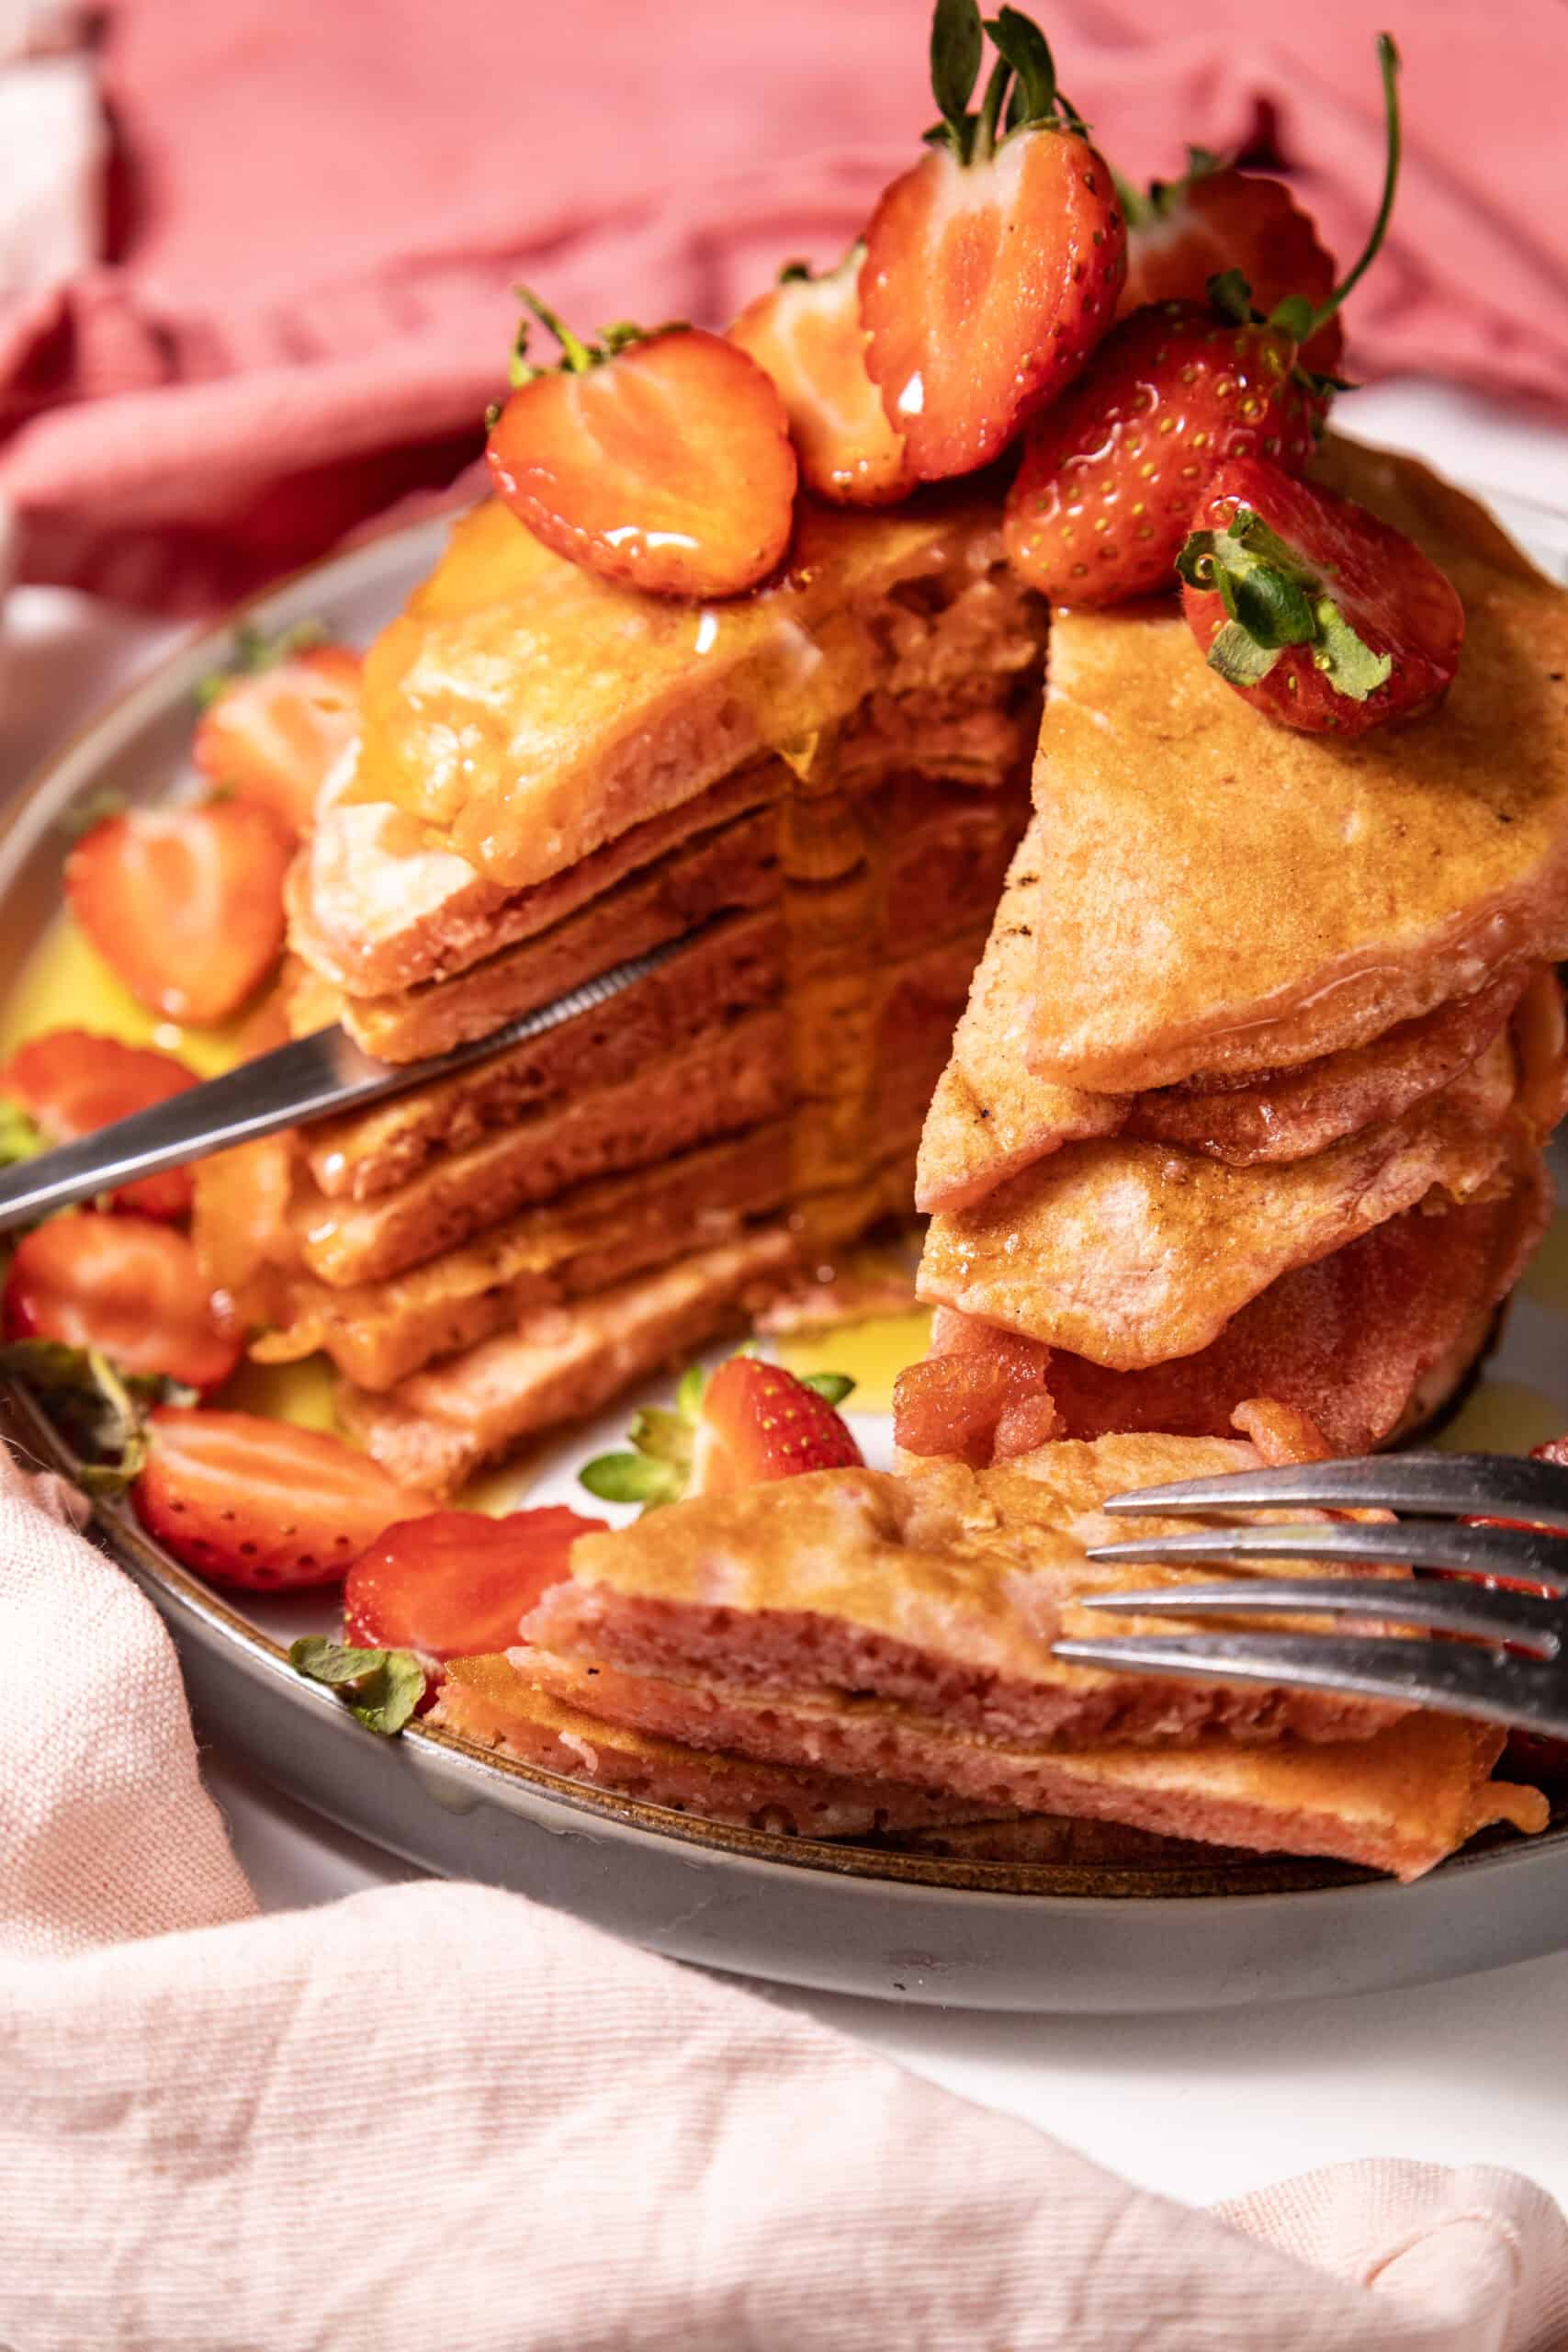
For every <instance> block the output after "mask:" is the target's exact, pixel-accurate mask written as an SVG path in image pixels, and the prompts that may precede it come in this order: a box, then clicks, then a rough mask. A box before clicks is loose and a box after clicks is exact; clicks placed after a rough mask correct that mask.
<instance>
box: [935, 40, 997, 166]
mask: <svg viewBox="0 0 1568 2352" xmlns="http://www.w3.org/2000/svg"><path fill="white" fill-rule="evenodd" d="M984 48H985V33H984V30H983V28H982V26H981V22H980V10H979V7H978V6H977V0H936V9H935V12H934V14H933V15H932V17H931V95H932V96H933V97H934V98H935V100H936V103H937V110H938V112H939V113H940V114H941V116H942V121H943V123H944V124H945V125H946V127H947V130H948V132H949V133H950V134H951V135H952V138H953V147H954V152H955V153H957V154H958V156H959V158H960V160H961V161H963V160H965V159H966V158H967V155H968V150H969V133H970V130H971V128H972V126H971V123H970V119H969V101H970V99H971V98H972V97H973V96H974V95H975V85H976V82H977V81H978V80H979V78H980V56H981V52H982V51H983V50H984Z"/></svg>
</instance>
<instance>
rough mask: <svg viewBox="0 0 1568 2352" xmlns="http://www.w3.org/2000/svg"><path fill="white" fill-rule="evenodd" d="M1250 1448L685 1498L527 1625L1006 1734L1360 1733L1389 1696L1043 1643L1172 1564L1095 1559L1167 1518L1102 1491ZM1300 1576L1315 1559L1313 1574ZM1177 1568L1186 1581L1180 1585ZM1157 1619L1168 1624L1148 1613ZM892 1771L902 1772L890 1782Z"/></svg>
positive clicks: (732, 1676)
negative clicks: (1081, 1657)
mask: <svg viewBox="0 0 1568 2352" xmlns="http://www.w3.org/2000/svg"><path fill="white" fill-rule="evenodd" d="M1257 1460H1258V1455H1257V1453H1255V1451H1254V1450H1253V1449H1252V1448H1251V1447H1250V1446H1246V1445H1241V1444H1236V1443H1226V1442H1208V1443H1204V1442H1201V1441H1194V1440H1181V1439H1175V1438H1166V1437H1143V1438H1137V1437H1132V1438H1106V1439H1103V1440H1101V1441H1100V1443H1099V1444H1097V1445H1081V1444H1057V1445H1045V1446H1042V1447H1041V1448H1040V1449H1039V1450H1038V1451H1037V1452H1036V1453H1032V1454H1029V1455H1026V1456H1023V1457H1022V1458H1021V1459H1020V1460H1019V1461H1017V1462H1014V1463H1010V1464H1007V1465H1005V1466H1004V1467H1001V1468H997V1469H992V1470H987V1471H981V1472H975V1471H971V1470H969V1469H967V1468H966V1467H965V1466H964V1464H962V1463H958V1462H955V1461H951V1460H948V1461H937V1462H928V1463H917V1464H910V1465H909V1466H908V1470H907V1473H906V1475H905V1476H901V1477H894V1476H888V1475H887V1474H886V1473H885V1472H881V1471H875V1470H866V1469H861V1470H838V1471H819V1472H817V1473H814V1474H811V1475H808V1476H802V1477H795V1478H791V1479H785V1480H779V1481H776V1482H774V1483H773V1484H772V1485H765V1486H761V1487H750V1488H747V1489H742V1490H741V1491H739V1492H738V1493H731V1494H720V1495H705V1496H699V1497H696V1498H693V1499H691V1500H689V1501H686V1502H684V1503H681V1504H677V1505H674V1506H672V1507H671V1508H670V1509H667V1510H660V1511H656V1512H653V1513H650V1514H649V1516H648V1517H646V1518H644V1519H643V1520H641V1521H639V1522H638V1523H637V1526H636V1527H634V1528H630V1529H625V1530H622V1531H621V1532H619V1533H616V1534H610V1535H602V1536H586V1537H583V1538H582V1539H581V1540H580V1542H579V1543H578V1544H576V1545H575V1546H574V1547H573V1552H572V1577H571V1580H570V1583H566V1584H561V1585H558V1586H556V1587H555V1588H553V1589H552V1590H551V1591H549V1592H547V1594H546V1595H545V1596H544V1598H543V1599H542V1600H541V1601H540V1603H539V1606H538V1608H537V1609H536V1611H535V1612H534V1614H533V1616H532V1617H531V1618H530V1619H529V1620H528V1621H527V1622H526V1623H525V1627H524V1634H525V1638H526V1639H527V1640H529V1641H531V1642H534V1643H536V1644H537V1645H538V1646H539V1647H540V1648H541V1649H544V1650H548V1651H551V1652H553V1653H557V1654H559V1655H561V1656H564V1657H570V1658H574V1659H577V1660H579V1661H582V1662H585V1663H589V1664H596V1665H601V1666H616V1667H624V1668H628V1669H629V1670H631V1671H634V1672H649V1673H655V1674H674V1675H677V1676H686V1677H697V1678H702V1679H709V1678H711V1679H714V1680H716V1681H722V1682H725V1683H733V1684H739V1685H742V1686H745V1687H747V1688H754V1689H756V1690H758V1691H773V1690H779V1689H783V1690H788V1691H796V1692H798V1691H803V1690H806V1691H809V1690H814V1689H815V1690H818V1691H832V1692H836V1693H842V1692H844V1691H857V1692H864V1693H867V1694H869V1695H871V1696H872V1697H874V1698H876V1699H878V1700H882V1701H887V1702H893V1703H896V1704H897V1705H898V1706H901V1707H905V1708H908V1709H912V1710H914V1711H915V1712H916V1713H919V1714H921V1715H928V1716H931V1717H933V1718H936V1719H938V1720H940V1722H941V1723H942V1724H943V1725H944V1726H946V1727H948V1728H962V1729H964V1731H969V1732H973V1733H975V1734H976V1736H981V1737H991V1738H998V1739H1003V1740H1008V1741H1010V1742H1012V1743H1014V1744H1017V1745H1027V1744H1048V1745H1049V1746H1051V1747H1087V1746H1096V1747H1098V1746H1100V1745H1103V1744H1105V1743H1107V1742H1115V1743H1118V1744H1119V1743H1121V1742H1122V1741H1127V1742H1132V1743H1135V1744H1143V1743H1145V1742H1156V1743H1159V1744H1170V1743H1174V1744H1176V1745H1182V1744H1185V1743H1190V1741H1192V1740H1193V1739H1195V1738H1196V1737H1198V1736H1199V1735H1200V1734H1201V1733H1202V1732H1203V1731H1205V1730H1206V1729H1210V1728H1213V1727H1220V1726H1223V1727H1224V1729H1225V1730H1226V1731H1227V1732H1228V1733H1229V1735H1230V1736H1232V1737H1234V1738H1235V1739H1237V1740H1240V1741H1243V1742H1250V1741H1257V1740H1262V1741H1268V1740H1270V1739H1274V1738H1277V1737H1278V1736H1280V1734H1281V1733H1282V1732H1285V1731H1291V1732H1294V1733H1297V1734H1299V1735H1300V1736H1303V1737H1304V1738H1307V1739H1309V1740H1313V1739H1330V1740H1333V1739H1345V1738H1356V1737H1359V1736H1366V1735H1367V1734H1368V1733H1369V1732H1370V1731H1371V1730H1372V1729H1373V1728H1375V1727H1376V1726H1377V1725H1379V1724H1382V1723H1385V1722H1388V1721H1390V1720H1392V1719H1393V1716H1394V1715H1395V1714H1397V1713H1398V1712H1399V1710H1398V1709H1397V1708H1393V1707H1391V1706H1388V1705H1385V1704H1384V1703H1383V1702H1366V1701H1362V1700H1357V1699H1348V1698H1345V1697H1342V1696H1340V1695H1339V1694H1337V1693H1332V1692H1323V1691H1281V1690H1270V1689H1268V1688H1261V1687H1256V1686H1255V1687H1250V1688H1249V1687H1247V1686H1246V1685H1243V1684H1239V1683H1238V1684H1235V1685H1229V1684H1223V1683H1196V1682H1181V1681H1178V1680H1175V1679H1170V1678H1166V1679H1161V1678H1159V1677H1156V1676H1144V1675H1119V1674H1110V1673H1105V1672H1102V1671H1100V1669H1098V1668H1085V1667H1077V1666H1071V1665H1068V1664H1066V1662H1065V1661H1063V1660H1061V1659H1059V1658H1057V1657H1055V1653H1054V1651H1053V1647H1052V1645H1053V1643H1054V1642H1055V1640H1056V1639H1057V1638H1058V1637H1060V1636H1062V1635H1063V1634H1066V1633H1068V1632H1071V1631H1075V1630H1077V1628H1079V1627H1082V1628H1085V1629H1089V1628H1093V1627H1096V1626H1100V1627H1101V1628H1102V1626H1103V1620H1100V1619H1099V1618H1097V1617H1096V1616H1095V1615H1094V1614H1093V1612H1091V1611H1087V1610H1084V1609H1083V1608H1082V1607H1081V1606H1079V1605H1078V1604H1079V1600H1080V1599H1081V1596H1082V1595H1083V1594H1084V1593H1086V1592H1091V1591H1096V1590H1109V1589H1117V1588H1118V1587H1120V1588H1122V1589H1125V1588H1126V1587H1127V1586H1128V1584H1129V1583H1130V1582H1133V1581H1139V1580H1142V1581H1148V1580H1149V1579H1150V1578H1153V1579H1154V1580H1156V1581H1158V1582H1159V1583H1161V1584H1165V1583H1171V1584H1179V1583H1180V1582H1182V1581H1183V1580H1184V1579H1183V1575H1182V1572H1181V1571H1179V1570H1176V1569H1167V1568H1155V1569H1145V1568H1143V1567H1139V1568H1137V1569H1135V1570H1132V1571H1129V1570H1127V1569H1126V1568H1122V1569H1117V1568H1115V1567H1111V1566H1097V1565H1095V1564H1093V1563H1091V1562H1089V1561H1088V1560H1086V1558H1085V1556H1084V1553H1085V1547H1086V1546H1087V1545H1089V1544H1094V1543H1096V1542H1106V1541H1109V1540H1111V1538H1112V1536H1113V1535H1114V1534H1115V1533H1116V1532H1122V1533H1132V1532H1142V1531H1145V1529H1146V1532H1150V1533H1157V1532H1164V1531H1165V1530H1166V1529H1167V1528H1168V1527H1171V1526H1173V1525H1175V1524H1177V1523H1178V1522H1175V1521H1156V1520H1153V1519H1151V1520H1149V1521H1144V1520H1142V1519H1139V1520H1137V1521H1122V1520H1121V1519H1117V1520H1115V1521H1112V1520H1111V1518H1109V1516H1107V1515H1106V1514H1105V1513H1104V1512H1102V1511H1101V1510H1100V1504H1101V1502H1102V1501H1103V1499H1104V1498H1105V1497H1106V1496H1107V1495H1108V1494H1112V1493H1115V1492H1117V1491H1118V1490H1119V1489H1121V1488H1122V1487H1135V1486H1138V1485H1147V1484H1151V1483H1155V1482H1157V1481H1159V1480H1161V1479H1163V1478H1166V1477H1177V1476H1202V1475H1205V1474H1212V1473H1214V1472H1218V1471H1221V1470H1227V1469H1235V1468H1239V1467H1242V1466H1244V1465H1246V1464H1255V1463H1256V1462H1257ZM1304 1572H1305V1573H1307V1574H1309V1575H1310V1574H1314V1573H1316V1574H1322V1573H1326V1572H1325V1571H1324V1570H1322V1569H1316V1570H1314V1569H1313V1568H1311V1567H1308V1568H1307V1569H1306V1570H1305V1571H1304ZM1186 1580H1187V1581H1190V1580H1191V1578H1190V1577H1188V1578H1187V1579H1186ZM1161 1622H1162V1623H1168V1622H1169V1621H1164V1620H1162V1621H1161ZM896 1777H900V1776H896Z"/></svg>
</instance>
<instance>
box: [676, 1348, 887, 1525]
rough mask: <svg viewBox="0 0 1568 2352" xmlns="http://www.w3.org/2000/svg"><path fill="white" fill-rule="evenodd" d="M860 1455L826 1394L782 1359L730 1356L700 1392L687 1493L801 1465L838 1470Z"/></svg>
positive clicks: (708, 1491)
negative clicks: (800, 1377)
mask: <svg viewBox="0 0 1568 2352" xmlns="http://www.w3.org/2000/svg"><path fill="white" fill-rule="evenodd" d="M861 1458H862V1456H861V1450H860V1448H859V1446H858V1445H857V1444H856V1443H855V1442H854V1439H853V1438H852V1436H851V1434H850V1431H849V1429H848V1427H847V1425H846V1424H845V1422H844V1421H843V1419H841V1417H840V1415H839V1414H838V1413H837V1412H835V1411H834V1409H833V1408H832V1406H831V1405H830V1404H829V1402H828V1399H827V1398H826V1397H823V1396H820V1395H818V1391H817V1390H816V1389H814V1388H809V1387H807V1384H806V1383H805V1381H803V1380H796V1378H795V1374H794V1373H793V1372H786V1371H785V1370H784V1366H783V1365H782V1364H776V1363H761V1361H760V1360H759V1358H757V1357H756V1356H731V1357H730V1359H729V1362H728V1363H721V1364H720V1365H719V1368H718V1370H717V1371H716V1373H715V1374H714V1376H713V1378H712V1379H711V1380H710V1381H709V1382H708V1385H707V1390H706V1393H705V1396H704V1397H703V1405H702V1413H701V1417H700V1419H699V1420H698V1423H697V1438H696V1444H695V1447H694V1452H693V1459H692V1486H691V1491H692V1493H693V1494H694V1495H716V1494H725V1493H728V1491H729V1490H730V1489H731V1488H733V1487H756V1486H761V1485H762V1484H763V1483H764V1482H765V1481H767V1480H769V1479H773V1478H794V1477H797V1476H799V1475H800V1474H801V1472H803V1471H806V1470H840V1469H843V1468H845V1467H846V1466H847V1465H849V1464H853V1463H857V1462H859V1461H860V1460H861Z"/></svg>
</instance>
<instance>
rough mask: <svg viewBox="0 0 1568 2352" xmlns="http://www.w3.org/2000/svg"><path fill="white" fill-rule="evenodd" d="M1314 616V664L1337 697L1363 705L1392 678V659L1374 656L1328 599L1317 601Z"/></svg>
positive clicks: (1379, 654) (1385, 656)
mask: <svg viewBox="0 0 1568 2352" xmlns="http://www.w3.org/2000/svg"><path fill="white" fill-rule="evenodd" d="M1316 616H1317V651H1316V652H1315V653H1314V656H1313V659H1314V662H1316V664H1317V666H1318V668H1319V669H1320V670H1321V671H1322V672H1323V673H1324V675H1325V677H1326V678H1327V680H1328V683H1329V684H1330V685H1331V686H1332V687H1333V688H1334V691H1335V693H1336V694H1337V695H1347V696H1348V699H1349V700H1350V701H1351V702H1365V701H1366V699H1367V696H1368V695H1370V694H1372V693H1374V692H1375V691H1376V689H1377V688H1378V687H1379V686H1382V685H1386V684H1387V683H1388V681H1389V679H1390V678H1391V677H1392V676H1393V657H1392V656H1391V655H1389V654H1387V653H1374V652H1373V651H1372V649H1371V646H1370V645H1369V644H1367V642H1366V640H1365V639H1363V638H1359V637H1358V636H1357V634H1356V632H1355V630H1354V629H1353V628H1351V626H1350V624H1349V622H1348V620H1347V619H1346V618H1345V616H1344V614H1343V613H1342V612H1341V611H1340V609H1339V607H1338V605H1336V604H1334V603H1333V602H1332V601H1331V600H1330V599H1329V598H1328V597H1327V596H1324V597H1320V598H1319V600H1318V604H1317V608H1316Z"/></svg>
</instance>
